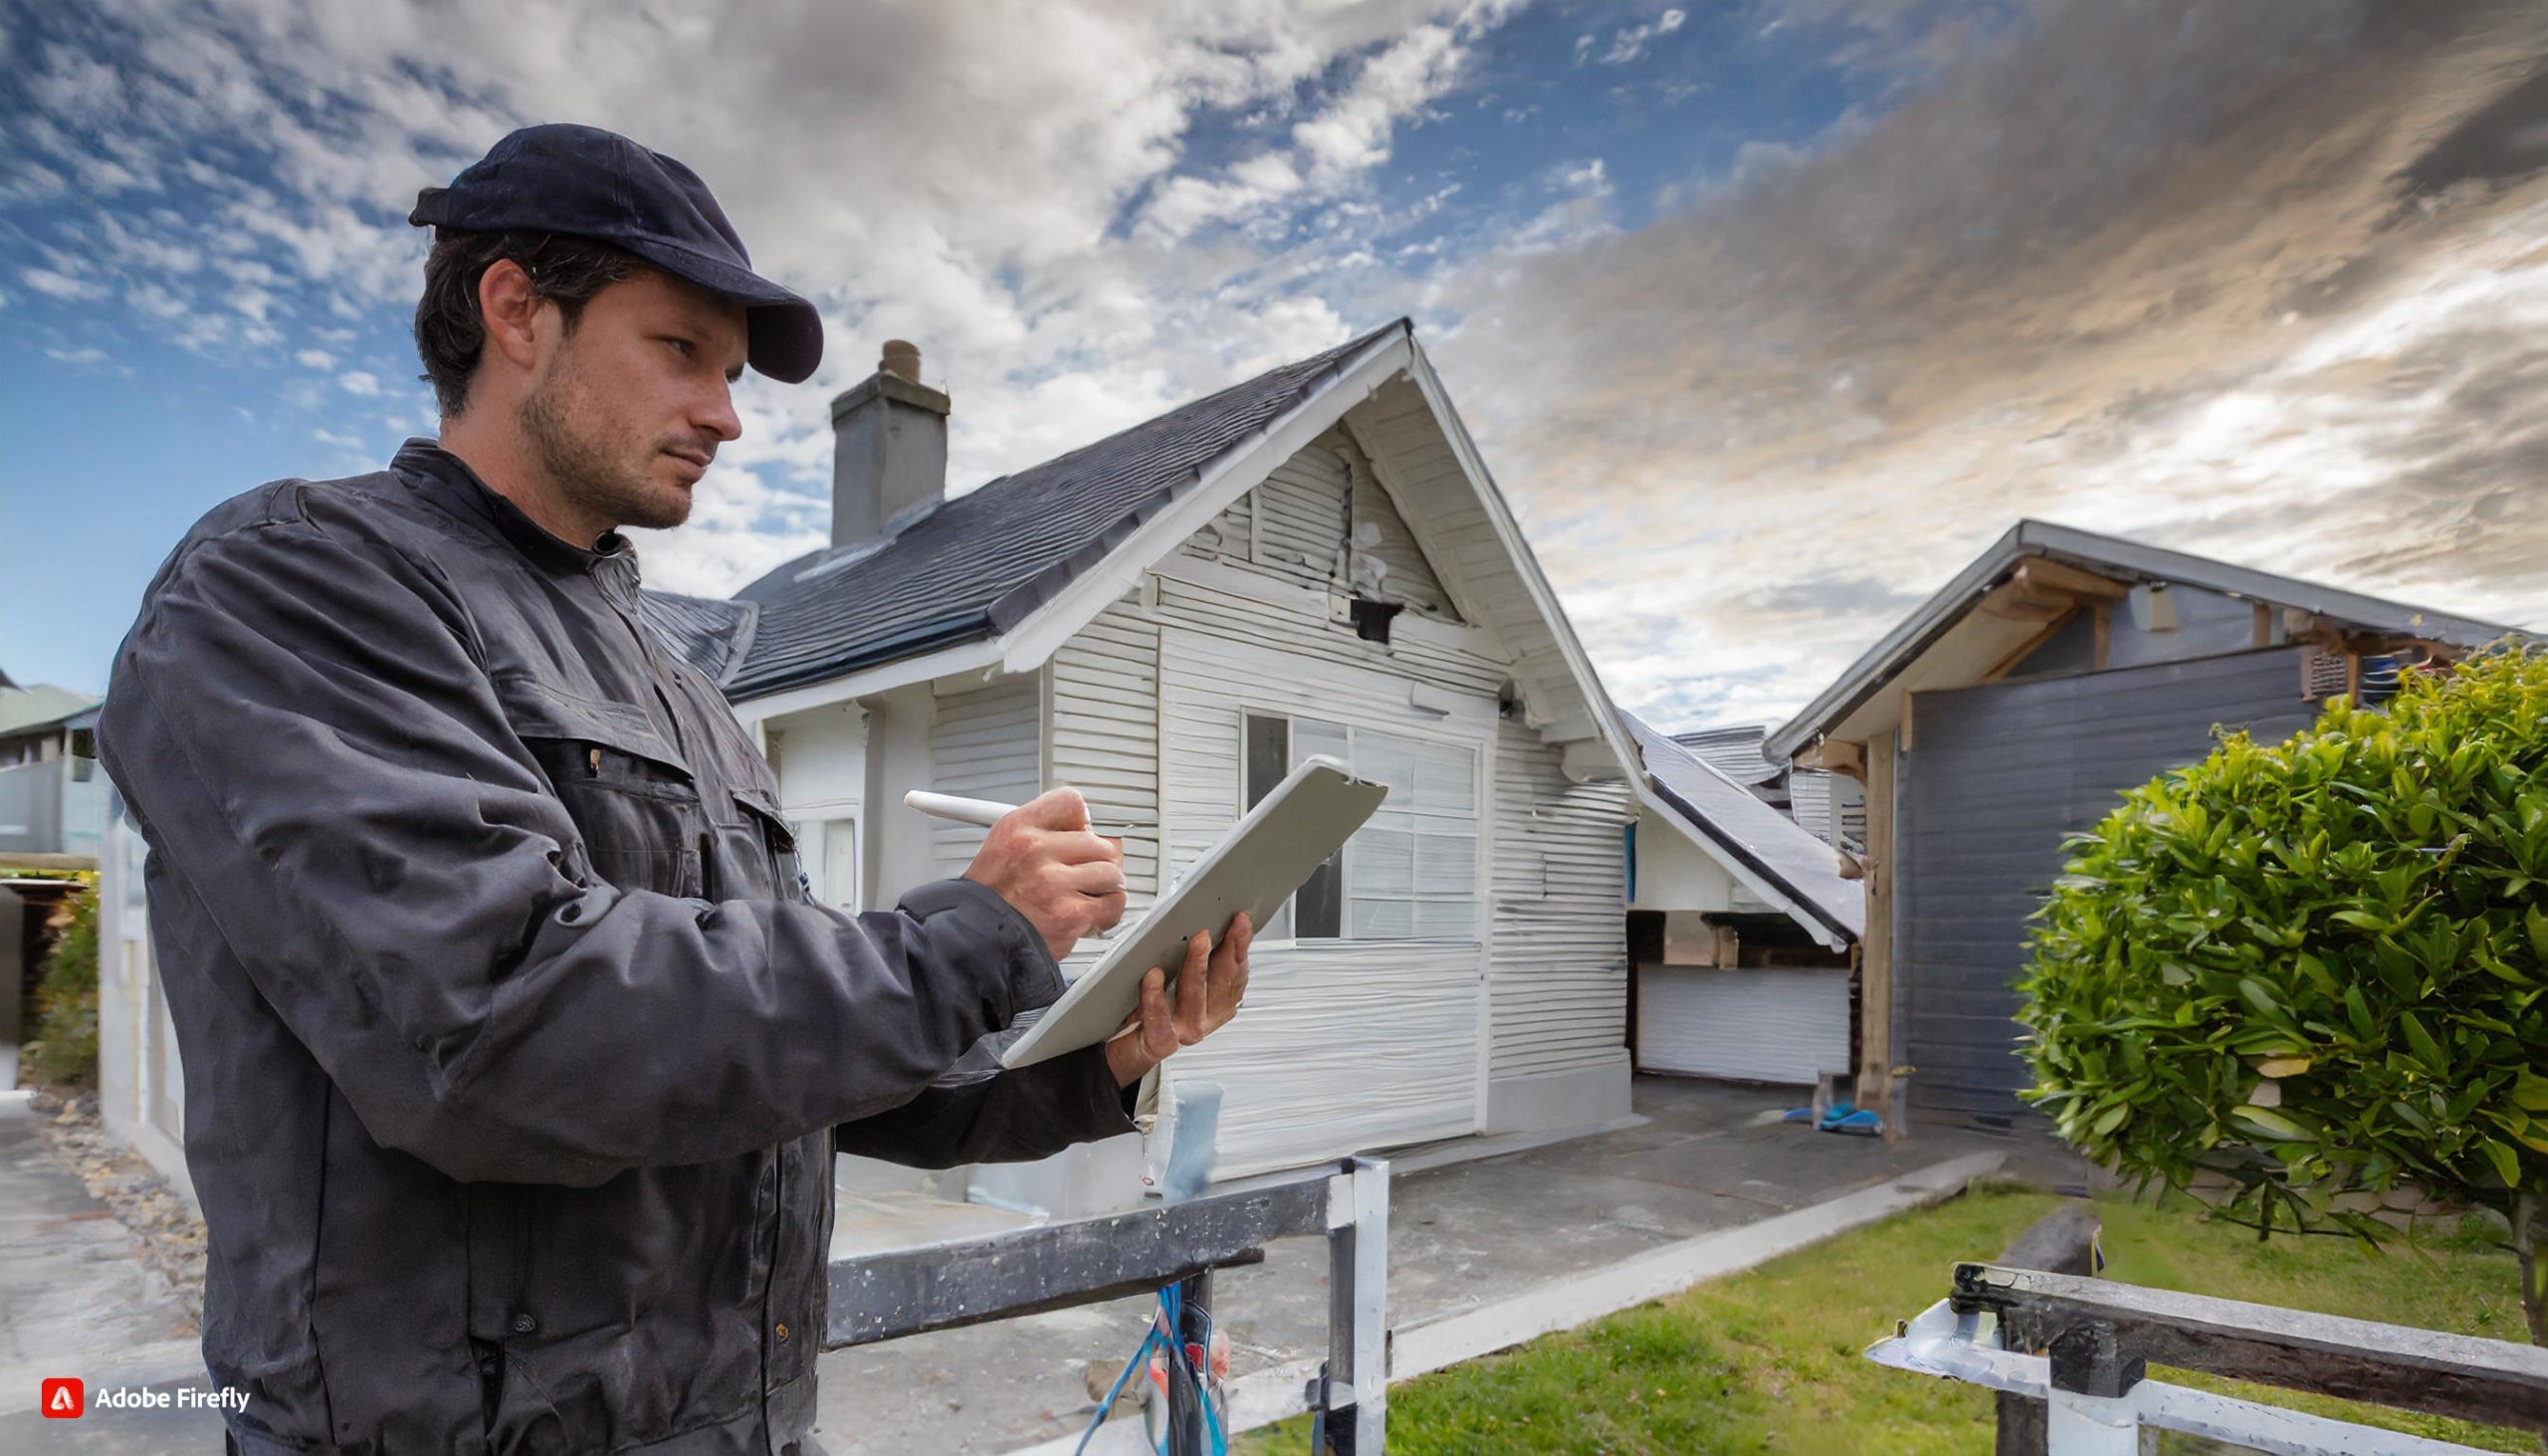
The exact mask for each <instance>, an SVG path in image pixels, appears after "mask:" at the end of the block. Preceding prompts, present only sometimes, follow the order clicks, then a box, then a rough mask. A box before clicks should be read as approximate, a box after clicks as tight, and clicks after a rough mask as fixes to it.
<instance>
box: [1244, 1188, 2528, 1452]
mask: <svg viewBox="0 0 2548 1456" xmlns="http://www.w3.org/2000/svg"><path fill="white" fill-rule="evenodd" d="M2058 1202H2059V1200H2057V1199H2055V1198H2052V1197H2049V1196H2046V1195H2043V1194H2038V1193H2031V1192H2024V1191H2019V1190H2016V1189H2008V1188H1984V1189H1979V1190H1977V1191H1975V1192H1973V1193H1971V1194H1969V1195H1967V1196H1965V1197H1962V1198H1958V1199H1956V1200H1954V1201H1952V1202H1949V1203H1946V1204H1943V1205H1941V1206H1939V1207H1937V1208H1933V1209H1929V1210H1927V1211H1926V1212H1921V1213H1914V1214H1906V1215H1904V1216H1902V1217H1899V1218H1894V1219H1891V1220H1888V1221H1886V1222H1884V1223H1881V1224H1877V1225H1875V1226H1873V1227H1870V1228H1865V1229H1861V1230H1859V1231H1857V1232H1856V1233H1852V1234H1848V1235H1844V1236H1843V1237H1841V1238H1838V1239H1835V1240H1833V1241H1831V1242H1830V1243H1827V1244H1823V1245H1821V1246H1819V1247H1817V1248H1813V1249H1808V1250H1805V1251H1804V1252H1802V1253H1798V1254H1792V1255H1789V1256H1788V1257H1786V1258H1784V1259H1779V1260H1776V1261H1774V1262H1772V1263H1769V1264H1765V1265H1763V1266H1762V1267H1761V1268H1759V1269H1756V1270H1753V1271H1752V1272H1750V1273H1748V1274H1742V1275H1737V1276H1735V1277H1734V1278H1731V1279H1726V1280H1722V1281H1719V1282H1717V1283H1714V1284H1707V1285H1702V1286H1700V1287H1699V1288H1697V1289H1693V1290H1691V1291H1689V1292H1688V1293H1685V1294H1682V1295H1678V1296H1675V1297H1674V1298H1672V1299H1668V1300H1664V1301H1661V1302H1660V1303H1657V1304H1651V1305H1642V1306H1639V1307H1638V1308H1636V1309H1633V1310H1627V1311H1623V1312H1621V1313H1619V1314H1617V1315H1614V1316H1611V1317H1610V1318H1608V1319H1605V1320H1601V1321H1598V1322H1596V1323H1594V1324H1593V1325H1589V1326H1586V1327H1585V1328H1583V1329H1581V1330H1574V1331H1569V1332H1567V1333H1565V1334H1562V1335H1553V1336H1550V1337H1548V1338H1546V1339H1543V1340H1539V1341H1535V1342H1533V1343H1532V1344H1530V1345H1527V1346H1524V1347H1522V1348H1521V1349H1519V1350H1515V1351H1510V1352H1506V1353H1504V1354H1501V1355H1495V1356H1491V1357H1489V1358H1486V1359H1482V1360H1477V1361H1474V1362H1472V1363H1469V1364H1466V1365H1461V1366H1459V1367H1457V1368H1454V1369H1448V1370H1442V1371H1439V1372H1436V1373H1434V1374H1430V1375H1426V1376H1423V1377H1421V1378H1419V1379H1415V1380H1411V1381H1409V1382H1407V1383H1406V1384H1403V1385H1398V1386H1393V1387H1391V1389H1390V1391H1389V1449H1390V1450H1391V1451H1392V1452H1400V1453H1405V1456H1432V1453H1440V1456H1485V1453H1497V1452H1514V1453H1519V1452H1564V1453H1570V1456H1576V1453H1580V1456H1594V1453H1622V1456H1625V1453H1637V1456H1643V1453H1657V1456H1660V1453H1667V1452H1668V1453H1673V1456H1681V1453H1695V1452H1708V1453H1716V1452H1727V1453H1732V1452H1809V1453H1819V1452H1847V1453H1858V1452H1870V1451H1885V1452H1902V1453H1947V1452H1957V1453H1963V1452H1972V1453H1977V1456H1987V1453H1989V1452H1990V1450H1991V1445H1992V1419H1991V1395H1990V1392H1988V1391H1986V1390H1982V1389H1980V1388H1978V1387H1975V1386H1970V1385H1963V1384H1958V1383H1955V1382H1952V1381H1944V1380H1930V1379H1926V1378H1923V1377H1921V1376H1918V1375H1911V1374H1905V1373H1902V1372H1900V1371H1896V1370H1888V1369H1884V1368H1882V1367H1880V1366H1877V1365H1875V1364H1872V1363H1870V1362H1869V1361H1867V1360H1866V1359H1864V1358H1862V1357H1861V1355H1860V1352H1862V1351H1863V1350H1865V1349H1866V1347H1867V1346H1868V1345H1869V1344H1870V1343H1872V1342H1873V1341H1875V1340H1877V1339H1880V1338H1882V1337H1883V1336H1885V1335H1887V1334H1889V1333H1891V1332H1892V1329H1893V1322H1894V1321H1895V1320H1897V1319H1904V1318H1908V1317H1909V1316H1911V1315H1914V1314H1917V1313H1918V1312H1919V1311H1921V1310H1924V1309H1926V1308H1928V1306H1929V1305H1931V1304H1933V1303H1935V1302H1936V1301H1937V1300H1938V1299H1940V1298H1941V1297H1943V1296H1944V1295H1945V1294H1946V1291H1947V1273H1948V1270H1949V1268H1950V1267H1951V1266H1952V1265H1954V1264H1955V1263H1956V1262H1957V1261H1959V1260H1963V1259H1973V1258H1985V1259H1987V1258H1989V1257H1991V1256H1993V1255H1995V1254H1997V1253H1999V1251H2000V1250H2001V1249H2002V1248H2003V1247H2005V1246H2006V1245H2007V1244H2008V1242H2009V1240H2010V1239H2012V1238H2014V1237H2015V1236H2016V1235H2017V1232H2018V1231H2019V1230H2021V1229H2023V1228H2024V1227H2025V1226H2026V1225H2027V1224H2029V1223H2031V1222H2033V1221H2034V1220H2035V1219H2037V1218H2039V1217H2041V1216H2042V1215H2043V1214H2044V1213H2045V1212H2047V1211H2049V1210H2050V1209H2052V1208H2054V1207H2056V1206H2058ZM2100 1213H2101V1215H2102V1217H2103V1219H2104V1223H2105V1236H2104V1238H2105V1249H2106V1256H2107V1260H2108V1267H2107V1269H2106V1277H2108V1278H2110V1279H2119V1280H2126V1281H2129V1282H2132V1283H2135V1284H2143V1285H2150V1286H2154V1287H2157V1288H2162V1289H2178V1290H2188V1291H2199V1292H2201V1293H2205V1294H2213V1295H2220V1296H2224V1297H2227V1298H2230V1299H2247V1300H2255V1301H2258V1302H2261V1303H2267V1304H2279V1305H2287V1306H2292V1307H2295V1308H2300V1309H2311V1310H2320V1311H2324V1312H2326V1313H2329V1314H2338V1315H2351V1316H2355V1317H2358V1318H2365V1319H2375V1320H2384V1321H2388V1322H2390V1323H2394V1324H2404V1325H2417V1326H2424V1327H2428V1328H2432V1329H2437V1330H2454V1331H2460V1332H2463V1333H2466V1334H2471V1335H2483V1336H2488V1337H2491V1338H2494V1339H2512V1340H2518V1339H2521V1338H2522V1332H2523V1326H2522V1319H2521V1310H2520V1304H2519V1300H2518V1297H2517V1295H2516V1292H2515V1284H2514V1275H2513V1260H2512V1256H2511V1255H2510V1254H2509V1253H2499V1252H2494V1251H2489V1250H2483V1249H2481V1248H2478V1247H2475V1243H2476V1241H2475V1240H2474V1239H2473V1238H2471V1239H2469V1240H2465V1241H2462V1240H2455V1239H2454V1240H2449V1241H2446V1243H2445V1245H2444V1246H2443V1247H2439V1248H2430V1247H2429V1249H2428V1255H2429V1258H2430V1262H2428V1260H2427V1258H2422V1257H2419V1256H2418V1255H2417V1254H2416V1253H2414V1252H2411V1251H2409V1250H2407V1249H2405V1248H2404V1247H2403V1246H2402V1247H2396V1248H2393V1249H2392V1250H2391V1251H2390V1252H2388V1253H2386V1254H2380V1253H2374V1252H2371V1251H2368V1250H2365V1249H2363V1248H2362V1247H2361V1246H2360V1245H2359V1244H2356V1243H2353V1242H2352V1241H2350V1240H2338V1239H2330V1238H2314V1237H2313V1238H2308V1239H2300V1238H2291V1237H2281V1236H2277V1237H2276V1238H2275V1239H2274V1240H2273V1241H2271V1242H2270V1243H2265V1244H2259V1243H2258V1242H2257V1241H2256V1239H2255V1236H2254V1235H2253V1234H2251V1233H2249V1232H2247V1231H2245V1230H2243V1229H2238V1228H2234V1227H2231V1226H2229V1225H2226V1224H2216V1223H2211V1222H2208V1221H2205V1220H2204V1219H2202V1218H2201V1217H2200V1215H2199V1213H2198V1212H2196V1211H2194V1210H2192V1209H2190V1208H2185V1207H2183V1206H2177V1207H2170V1208H2166V1209H2160V1208H2153V1207H2149V1206H2146V1205H2138V1204H2130V1203H2122V1202H2108V1203H2105V1204H2103V1205H2101V1207H2100ZM2474 1232H2475V1230H2474V1228H2473V1227H2472V1229H2471V1233H2472V1234H2473V1233H2474ZM2166 1377H2167V1378H2172V1379H2179V1380H2182V1381H2184V1382H2186V1383H2210V1384H2213V1385H2215V1387H2216V1388H2231V1387H2230V1386H2227V1385H2224V1384H2222V1383H2221V1382H2211V1381H2204V1380H2202V1379H2201V1378H2200V1377H2196V1376H2191V1375H2184V1374H2181V1373H2179V1372H2174V1371H2171V1372H2166ZM2240 1393H2243V1394H2249V1395H2252V1396H2255V1397H2256V1398H2263V1399H2271V1400H2274V1401H2276V1402H2277V1403H2281V1404H2287V1405H2293V1406H2298V1407H2302V1408H2306V1409H2311V1410H2315V1411H2318V1412H2320V1413H2323V1414H2343V1415H2346V1416H2347V1417H2348V1418H2352V1419H2367V1420H2370V1421H2373V1422H2375V1423H2378V1424H2382V1425H2388V1426H2391V1427H2394V1428H2396V1429H2399V1430H2405V1431H2413V1432H2416V1433H2419V1434H2423V1435H2428V1436H2437V1437H2442V1438H2443V1439H2448V1440H2454V1441H2460V1442H2463V1443H2466V1444H2468V1445H2473V1446H2480V1447H2485V1448H2488V1449H2493V1450H2504V1451H2527V1452H2533V1453H2536V1452H2538V1451H2540V1450H2541V1443H2540V1442H2539V1440H2538V1439H2537V1438H2535V1437H2531V1436H2525V1435H2520V1434H2517V1433H2510V1432H2503V1431H2494V1430H2489V1429H2487V1428H2484V1427H2479V1426H2472V1425H2469V1424H2467V1423H2465V1422H2461V1421H2451V1420H2444V1419H2441V1418H2438V1417H2428V1416H2419V1415H2414V1414H2408V1413H2404V1412H2397V1411H2386V1410H2376V1409H2373V1408H2371V1407H2364V1406H2347V1405H2345V1404H2343V1403H2342V1402H2338V1401H2331V1400H2316V1399H2312V1398H2310V1397H2304V1396H2298V1395H2293V1394H2289V1393H2287V1392H2280V1391H2271V1392H2268V1391H2261V1390H2253V1389H2250V1390H2244V1391H2241V1392H2240ZM1304 1419H1305V1418H1302V1419H1294V1420H1291V1421H1287V1422H1285V1423H1283V1424H1282V1425H1280V1426H1275V1427H1271V1428H1269V1429H1267V1430H1262V1431H1256V1432H1251V1433H1249V1434H1248V1435H1245V1436H1242V1437H1241V1438H1240V1439H1239V1441H1238V1442H1237V1444H1236V1446H1235V1448H1234V1449H1236V1450H1238V1451H1241V1452H1245V1453H1247V1456H1272V1453H1277V1452H1282V1453H1298V1452H1302V1451H1306V1450H1307V1449H1308V1447H1309V1436H1308V1431H1307V1429H1306V1427H1305V1426H1304V1424H1303V1420H1304Z"/></svg>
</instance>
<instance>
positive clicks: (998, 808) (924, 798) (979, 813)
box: [903, 788, 1123, 940]
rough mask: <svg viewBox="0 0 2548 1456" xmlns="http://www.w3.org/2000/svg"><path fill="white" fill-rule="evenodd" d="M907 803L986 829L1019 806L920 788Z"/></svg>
mask: <svg viewBox="0 0 2548 1456" xmlns="http://www.w3.org/2000/svg"><path fill="white" fill-rule="evenodd" d="M903 802H904V803H905V804H907V805H909V806H911V807H912V808H915V809H918V810H920V811H921V812H922V813H924V814H927V815H929V816H931V817H932V818H936V819H953V820H955V821H956V823H958V824H978V825H980V826H981V827H982V828H984V829H988V828H990V827H991V826H992V825H994V824H997V823H998V822H999V821H1000V819H1001V818H1002V817H1003V816H1004V815H1006V814H1008V813H1009V812H1010V811H1011V810H1013V809H1015V808H1016V807H1017V806H1016V805H1015V804H1003V803H1001V802H999V801H998V800H996V799H968V798H965V797H964V796H962V795H961V794H939V793H931V792H930V791H929V790H928V789H925V788H916V789H913V790H912V791H911V792H910V793H907V794H905V795H903ZM1095 827H1096V826H1095V825H1091V826H1090V828H1091V829H1095ZM1110 827H1111V826H1110ZM1103 837H1105V838H1108V839H1121V838H1122V837H1123V835H1122V834H1121V833H1116V834H1110V835H1105V836H1103ZM1114 936H1115V933H1114V932H1113V931H1111V930H1109V931H1099V932H1096V933H1095V934H1093V935H1092V936H1090V937H1089V938H1091V939H1094V940H1106V939H1112V938H1113V937H1114Z"/></svg>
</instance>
